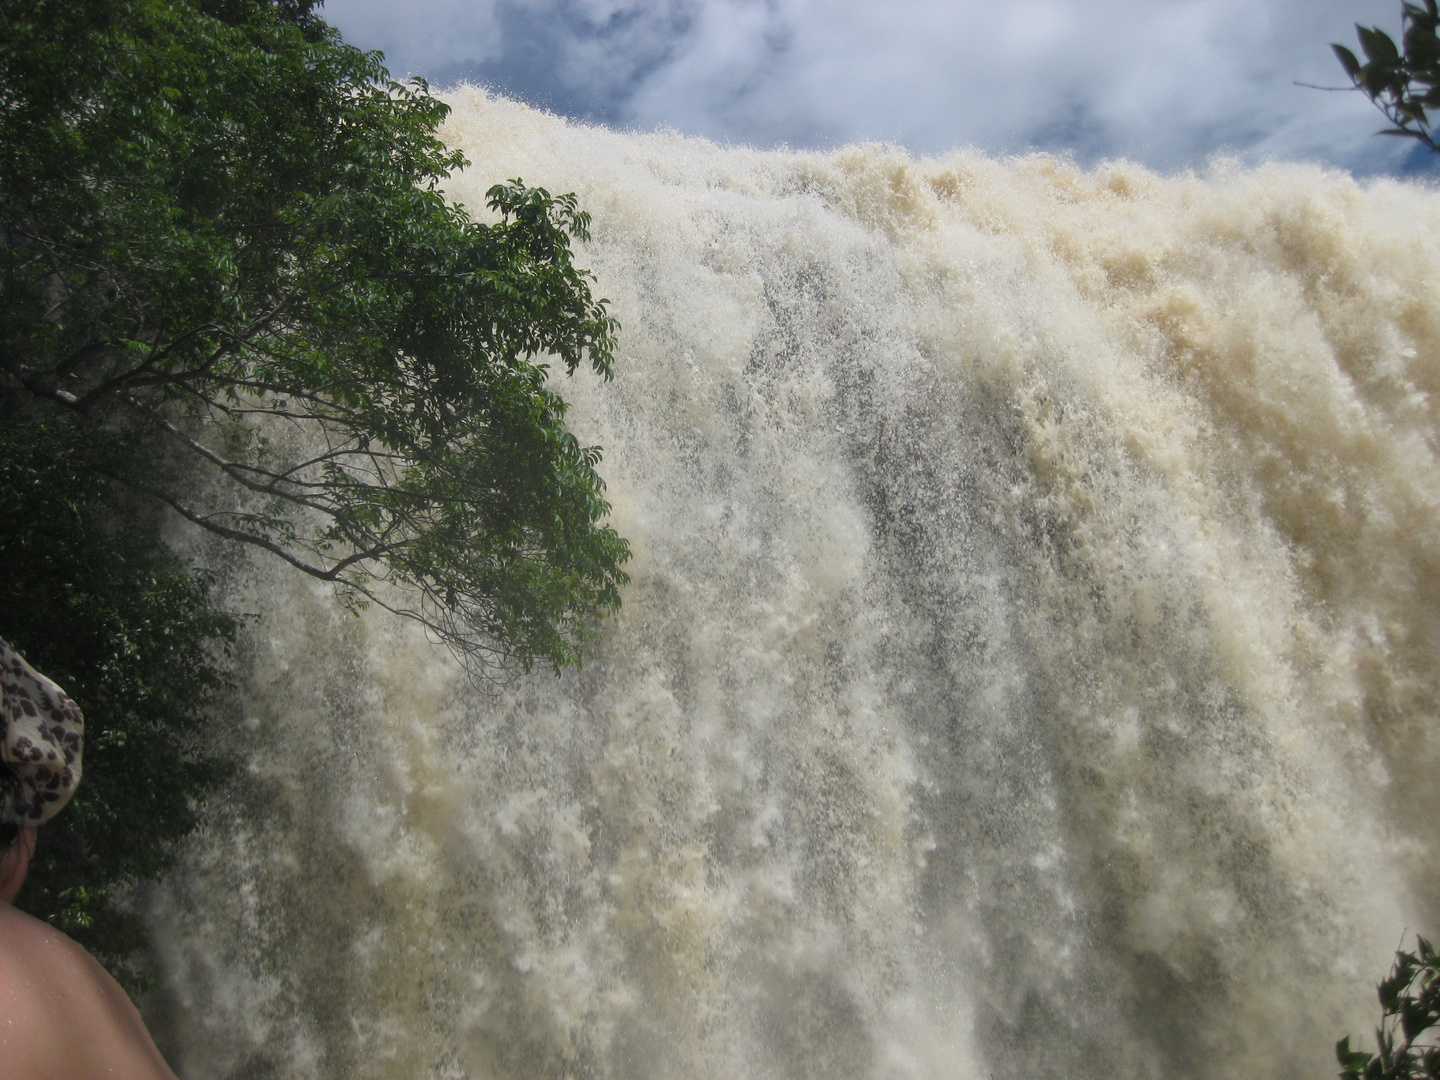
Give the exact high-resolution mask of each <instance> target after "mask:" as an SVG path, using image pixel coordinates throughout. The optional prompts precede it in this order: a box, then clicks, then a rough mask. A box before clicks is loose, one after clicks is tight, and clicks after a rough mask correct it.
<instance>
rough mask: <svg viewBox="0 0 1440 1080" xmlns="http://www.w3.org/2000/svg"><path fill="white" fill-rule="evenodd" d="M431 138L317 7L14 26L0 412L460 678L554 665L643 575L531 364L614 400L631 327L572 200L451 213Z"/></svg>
mask: <svg viewBox="0 0 1440 1080" xmlns="http://www.w3.org/2000/svg"><path fill="white" fill-rule="evenodd" d="M446 112H447V106H445V105H444V104H443V103H442V102H440V101H438V100H436V99H435V98H433V97H432V96H431V95H430V94H429V91H428V88H427V87H426V86H425V85H424V84H423V83H416V84H414V85H412V86H402V85H401V84H399V83H397V82H395V81H394V80H392V79H391V78H390V77H389V75H388V74H387V72H386V71H385V68H384V67H383V66H382V64H381V61H380V57H379V55H378V54H374V53H370V54H366V53H362V52H360V51H358V50H356V49H354V48H351V47H349V46H346V45H344V44H343V43H342V42H341V41H340V39H339V37H338V35H337V34H336V32H335V31H333V30H332V29H330V28H329V27H327V26H326V25H325V24H324V23H323V22H321V21H320V20H318V19H317V18H314V17H313V16H312V15H311V14H310V12H309V4H308V3H305V2H304V0H300V2H299V3H296V2H295V0H290V2H289V3H288V4H287V3H272V2H269V0H212V2H204V0H66V2H60V0H12V2H9V3H7V4H5V5H3V6H0V368H3V371H0V379H3V381H4V383H5V389H4V391H3V394H4V395H6V396H7V397H8V400H7V401H6V402H5V403H4V408H5V411H6V413H7V414H8V416H9V417H10V418H11V420H12V422H16V421H18V422H23V423H42V422H43V423H45V424H51V425H54V424H55V423H57V422H58V420H57V418H58V417H61V416H64V417H66V418H67V419H66V424H67V425H68V427H67V430H70V431H73V433H74V438H75V440H76V442H77V444H78V445H79V446H81V447H83V451H77V453H81V454H82V456H83V458H84V460H85V462H86V463H87V464H88V465H89V466H90V467H91V468H94V469H96V470H97V471H99V472H101V473H103V474H104V475H106V476H107V477H109V478H111V479H112V480H114V481H116V482H118V483H120V484H122V485H124V486H125V487H126V488H128V489H129V490H131V491H134V492H139V493H143V494H144V495H146V496H148V497H150V498H152V499H154V500H156V501H158V502H159V503H163V504H164V505H166V506H169V507H170V508H172V509H173V510H174V511H175V512H176V513H178V514H179V515H180V516H181V517H183V518H185V519H187V520H188V521H190V522H193V523H194V524H196V525H198V526H201V527H202V528H205V529H208V530H210V531H211V532H212V533H215V534H218V535H220V536H222V537H226V538H229V539H231V540H235V541H240V542H243V543H247V544H252V545H256V546H258V547H261V548H264V549H266V550H268V551H270V552H271V553H273V554H274V555H276V556H278V557H280V558H281V559H284V560H285V561H286V562H288V563H290V564H291V565H292V566H295V567H297V568H299V569H300V570H302V571H304V572H306V573H308V574H311V575H313V576H315V577H317V578H321V579H324V580H329V581H333V582H335V583H336V584H337V585H338V586H340V587H341V589H342V591H343V592H344V593H345V594H346V595H347V596H348V597H349V598H350V599H351V600H352V601H354V602H357V603H361V604H364V603H368V602H378V603H381V604H383V605H385V606H388V607H391V608H392V609H395V610H401V611H402V612H403V613H405V614H408V615H411V616H413V617H415V618H418V619H420V620H422V621H423V622H424V623H425V624H426V626H427V627H429V628H430V629H431V630H432V631H433V632H434V633H435V634H437V635H438V636H439V637H440V638H441V639H442V640H444V641H445V642H447V643H448V644H449V645H450V646H451V647H452V648H453V649H454V650H455V651H456V653H457V654H458V655H459V656H461V657H462V659H464V660H466V661H467V662H468V663H469V665H470V667H471V670H472V671H482V670H488V669H489V668H490V665H492V664H496V663H506V662H517V663H518V664H519V665H520V666H522V667H524V668H526V669H528V668H529V667H530V666H531V665H532V664H533V663H535V662H536V661H541V662H544V663H547V664H549V665H551V666H553V667H554V668H555V669H557V670H558V669H560V668H562V667H565V666H568V665H573V664H576V663H578V662H579V660H580V659H581V657H582V656H583V653H584V650H585V647H586V645H587V643H588V642H589V641H591V640H593V638H594V635H595V630H594V626H593V624H594V621H595V619H596V618H597V617H599V616H602V615H604V614H606V613H608V612H611V611H613V610H614V609H615V608H616V607H617V606H618V604H619V592H618V589H619V586H620V585H621V584H623V583H624V581H625V580H626V578H625V575H624V573H623V572H622V571H621V569H620V566H621V564H622V563H623V562H624V561H625V559H626V558H627V555H628V549H627V546H626V543H625V541H624V540H623V539H621V538H620V537H619V536H618V535H617V534H616V533H615V532H614V531H613V530H612V529H610V528H609V527H607V526H605V525H603V524H602V522H603V519H604V517H605V515H606V514H607V513H608V510H609V508H608V506H607V504H606V503H605V501H604V499H603V488H604V485H603V482H602V481H601V479H600V477H599V475H598V474H597V473H596V471H595V467H596V465H597V464H598V462H599V458H600V452H599V450H598V449H597V448H594V447H584V446H581V445H580V444H579V443H578V442H577V441H576V439H575V438H574V436H573V435H571V434H570V433H569V432H568V431H567V430H566V429H565V426H564V419H565V415H566V405H565V402H564V401H563V400H562V399H561V398H560V397H559V396H558V395H557V394H556V393H555V392H554V391H553V390H552V389H550V387H549V385H548V370H547V366H546V363H545V362H544V361H545V360H546V358H547V357H553V358H554V359H555V360H557V361H558V362H559V363H560V364H562V365H563V366H564V368H565V370H566V371H567V372H569V373H573V372H574V371H575V370H576V369H577V368H578V367H579V366H581V365H582V364H588V365H589V366H590V367H591V368H592V369H593V370H594V371H595V372H597V373H599V374H600V375H602V376H604V377H607V378H608V377H609V375H610V370H611V359H612V351H613V348H614V341H615V332H616V329H617V326H616V323H615V321H614V320H613V319H612V318H611V317H610V316H609V314H608V313H607V310H606V306H605V305H606V302H605V301H603V300H595V299H594V298H593V297H592V295H591V292H590V281H591V279H590V278H589V277H588V275H586V274H584V273H583V272H581V271H579V270H577V269H576V268H575V266H574V265H573V262H572V252H571V247H570V242H571V240H572V239H585V238H586V236H587V232H586V230H587V226H588V217H587V215H586V214H584V213H583V212H581V211H580V210H578V208H577V206H576V201H575V199H574V197H573V196H570V195H565V196H559V197H553V196H551V195H550V194H549V193H548V192H546V191H545V190H543V189H539V188H530V187H526V186H525V185H524V184H523V183H522V182H521V181H519V180H515V181H512V182H511V183H510V184H508V185H505V186H497V187H494V188H492V189H491V190H490V191H489V193H488V200H489V202H488V205H489V208H490V210H491V211H492V212H493V213H494V214H495V215H497V216H498V218H499V220H498V221H492V222H491V223H488V224H487V223H477V222H473V221H471V220H470V219H469V217H468V215H467V214H466V213H465V212H464V210H463V209H462V208H461V207H458V206H455V205H452V204H449V203H447V202H446V200H445V198H444V197H443V194H442V190H441V184H442V182H443V181H444V180H445V179H446V178H447V176H449V175H450V173H451V172H452V171H453V170H455V169H457V168H460V167H462V166H463V165H464V164H465V162H464V159H463V158H462V156H461V155H460V154H459V153H458V152H455V151H451V150H448V149H447V148H446V147H445V146H444V145H443V144H442V143H441V142H440V141H439V140H438V139H437V138H436V136H435V130H436V127H437V125H438V124H439V123H440V121H441V120H442V119H443V118H444V116H445V115H446ZM146 439H151V440H158V442H155V443H154V445H156V446H163V447H164V449H163V451H161V450H156V451H153V452H151V453H149V454H139V455H136V454H128V455H127V454H117V453H115V452H113V450H112V445H113V444H115V443H116V442H117V441H126V440H129V441H132V442H133V441H136V440H139V441H144V440H146ZM197 471H198V472H199V473H200V474H201V475H203V476H205V477H207V478H208V480H207V482H206V483H204V484H197V483H196V480H195V476H196V473H197ZM387 581H388V582H393V583H395V584H398V585H399V586H402V588H401V589H398V590H394V589H390V588H388V587H386V586H384V585H382V582H387ZM405 596H408V597H414V598H415V599H414V600H413V601H412V600H404V599H397V597H405Z"/></svg>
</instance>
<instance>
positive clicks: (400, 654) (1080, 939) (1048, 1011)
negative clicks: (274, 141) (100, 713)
mask: <svg viewBox="0 0 1440 1080" xmlns="http://www.w3.org/2000/svg"><path fill="white" fill-rule="evenodd" d="M452 100H453V101H454V104H455V106H456V108H455V112H454V114H453V115H452V118H451V121H450V123H449V126H448V128H447V132H446V134H447V137H448V138H449V139H450V140H451V141H452V142H453V143H455V144H457V145H459V146H461V147H463V148H464V149H465V150H466V152H467V153H468V154H469V156H470V157H471V158H472V159H473V161H474V164H473V165H472V166H471V168H470V169H469V170H468V171H467V172H466V173H464V174H462V175H461V176H460V177H459V178H457V180H456V181H455V183H454V187H453V191H452V195H453V196H454V197H455V198H457V199H458V200H460V201H462V202H464V203H465V204H466V205H468V206H470V207H472V208H473V207H480V206H482V205H483V202H484V197H483V191H484V189H485V188H486V187H487V186H488V185H489V184H490V183H493V182H495V181H498V180H503V179H505V178H507V177H512V176H523V177H524V178H525V180H526V181H528V182H530V183H539V184H543V185H544V186H546V187H548V188H550V189H551V190H552V191H571V190H573V191H576V192H577V193H578V194H579V196H580V201H581V204H582V205H583V206H584V207H586V208H588V209H589V210H591V211H592V212H593V214H594V224H595V229H594V233H595V237H594V241H593V243H591V244H589V245H587V246H586V247H585V248H584V250H583V252H582V253H581V256H580V259H579V261H580V262H581V263H582V264H585V265H589V266H590V267H592V268H593V269H594V271H595V273H596V274H597V276H598V280H599V292H600V293H601V294H603V295H607V296H609V297H610V298H611V300H612V302H613V308H614V311H615V313H616V314H617V315H618V317H619V318H620V320H621V322H622V324H623V327H624V330H623V335H622V338H621V348H620V350H619V353H618V355H617V363H616V371H617V377H616V378H615V380H614V382H613V383H609V384H604V383H600V382H599V381H598V380H596V379H594V378H591V377H588V376H584V375H582V376H577V377H576V378H575V379H573V380H565V381H563V382H562V391H563V393H564V394H565V396H566V397H567V398H568V399H569V400H571V401H572V402H573V404H574V411H573V413H572V424H573V428H574V429H575V430H576V432H577V433H578V434H579V435H580V436H581V438H582V439H583V440H585V441H588V442H598V443H600V444H602V445H603V446H604V447H605V451H606V460H605V464H604V466H603V472H604V474H605V475H606V477H607V478H608V480H609V483H610V489H609V494H610V498H611V501H612V502H613V504H614V523H615V524H616V526H617V527H618V528H619V530H620V531H621V532H622V533H623V534H624V535H626V536H627V537H629V538H630V539H631V541H632V544H633V547H634V552H635V557H634V560H633V563H632V564H631V566H630V571H631V574H632V576H633V583H632V584H631V586H630V587H629V589H628V590H627V592H626V594H625V606H624V609H623V611H622V612H621V613H620V615H619V616H618V617H617V618H615V619H613V620H611V621H610V622H609V624H608V625H607V626H606V627H605V632H604V641H603V644H602V646H601V648H600V650H599V653H598V655H597V656H596V658H595V660H594V662H593V663H591V664H589V665H587V666H586V668H585V669H584V670H583V671H580V672H578V673H575V672H572V673H568V674H567V675H565V676H564V677H563V678H559V679H556V678H555V677H553V676H552V675H550V674H547V673H537V674H535V675H533V676H530V677H526V678H521V679H518V680H516V681H515V682H513V683H512V684H510V685H508V686H506V687H504V688H503V689H502V690H500V691H498V692H495V693H493V694H489V695H486V694H481V693H477V692H475V691H473V690H472V689H471V688H470V687H469V685H468V684H467V682H466V681H465V679H464V678H463V676H462V675H461V674H460V673H459V671H458V670H457V668H456V666H455V664H454V663H453V662H452V661H451V660H450V658H449V657H448V655H446V654H444V653H443V652H441V651H440V650H438V649H437V648H434V647H431V646H430V645H428V644H427V643H426V642H425V641H424V640H423V638H422V637H421V636H420V635H419V634H418V633H417V632H416V631H415V630H414V629H413V628H412V627H410V626H408V625H405V624H397V623H396V622H394V621H392V620H388V619H386V618H383V617H380V616H378V615H375V614H373V613H367V614H365V615H363V616H362V617H354V616H351V615H349V614H347V613H345V612H344V611H342V610H341V609H340V608H339V606H338V605H337V604H336V603H335V602H334V600H333V598H332V597H331V596H330V594H329V593H328V591H326V590H325V589H323V588H317V587H314V586H313V585H312V584H311V583H309V582H307V581H304V580H301V579H299V578H297V577H296V576H295V575H294V574H292V573H290V572H288V571H287V570H286V569H285V568H283V567H281V566H279V565H278V564H275V563H270V562H264V561H262V560H259V559H257V560H254V561H250V562H235V561H234V555H233V553H230V554H227V555H226V556H225V557H224V558H225V560H226V562H225V565H226V567H227V569H226V574H227V577H226V580H227V583H228V585H227V587H228V588H229V590H230V594H231V603H232V604H233V605H235V606H236V607H237V608H239V609H243V610H248V611H258V612H262V613H263V618H262V619H261V620H259V621H258V622H256V623H255V624H254V625H253V627H252V629H251V631H250V633H249V636H248V637H247V639H246V641H245V644H244V647H243V650H242V655H241V665H242V672H243V676H244V693H243V695H242V699H241V701H240V703H239V704H238V705H237V706H236V713H235V716H234V717H233V718H232V719H233V721H234V722H233V724H230V725H227V730H229V731H230V734H229V735H227V736H226V738H227V740H228V743H227V745H228V746H229V747H230V749H231V750H232V751H234V752H236V753H238V754H239V755H240V756H241V758H242V760H243V761H244V762H245V763H246V764H247V769H246V770H245V771H244V772H243V774H242V776H241V777H240V778H239V779H238V780H237V781H236V782H235V783H234V784H233V785H232V786H231V787H230V788H229V789H228V790H227V792H226V793H225V795H224V797H223V798H222V799H220V800H218V801H217V804H216V806H215V807H214V808H213V812H212V815H211V824H210V826H209V828H208V830H207V832H206V833H205V834H204V835H203V836H201V837H198V838H197V839H196V840H195V842H194V843H192V844H191V845H190V846H189V847H188V848H187V850H186V851H185V853H184V856H183V859H182V862H181V865H180V867H179V868H178V869H177V871H176V872H175V873H174V874H173V875H172V876H171V878H170V879H169V880H168V881H167V882H166V883H165V884H164V885H163V886H162V887H160V888H158V889H156V890H154V891H153V893H150V894H147V898H146V900H145V902H146V903H147V904H148V908H147V910H148V913H149V918H150V922H151V925H152V927H153V928H154V930H155V933H156V936H157V939H158V942H159V956H158V965H159V966H158V974H159V977H160V983H161V988H160V990H159V991H158V992H157V993H156V994H155V995H154V996H153V998H152V1000H151V1002H150V1003H149V1006H148V1010H149V1015H150V1018H151V1021H152V1023H153V1025H154V1026H155V1027H156V1029H157V1031H158V1033H159V1035H160V1038H161V1041H162V1044H163V1045H164V1046H165V1048H166V1050H167V1053H168V1054H169V1055H170V1057H171V1060H172V1061H173V1062H175V1064H176V1065H177V1068H178V1069H179V1071H180V1072H181V1074H182V1075H183V1076H185V1077H187V1078H191V1080H201V1078H212V1077H213V1078H220V1077H235V1078H241V1077H244V1078H265V1077H285V1078H290V1077H311V1076H318V1077H347V1078H348V1077H365V1078H370V1077H375V1078H410V1077H416V1078H419V1077H426V1078H430V1077H466V1078H475V1080H480V1078H486V1080H490V1078H494V1080H512V1078H513V1080H522V1078H523V1080H545V1078H554V1080H560V1078H570V1080H580V1078H597V1080H598V1078H613V1080H645V1078H655V1080H661V1078H664V1080H700V1078H706V1080H711V1078H713V1080H752V1078H753V1080H768V1078H776V1080H779V1078H800V1077H816V1078H820V1077H823V1078H827V1080H846V1078H870V1077H874V1078H887V1080H888V1078H896V1080H899V1078H942V1077H943V1078H952V1077H953V1078H985V1077H997V1078H1000V1077H1004V1078H1011V1077H1013V1078H1025V1080H1033V1078H1037V1077H1057V1078H1060V1077H1064V1078H1089V1077H1094V1078H1116V1077H1126V1078H1128V1077H1157V1078H1179V1077H1246V1078H1250V1080H1258V1078H1272V1077H1273V1078H1281V1077H1297V1078H1298V1077H1311V1078H1313V1077H1323V1076H1326V1075H1329V1074H1331V1073H1333V1071H1334V1066H1333V1064H1332V1063H1331V1061H1330V1054H1331V1046H1332V1045H1333V1043H1334V1040H1335V1039H1336V1038H1338V1037H1339V1036H1340V1035H1341V1034H1345V1033H1347V1032H1349V1033H1352V1034H1356V1035H1360V1034H1365V1035H1367V1036H1368V1034H1369V1030H1370V1028H1371V1027H1372V1026H1373V1023H1374V1019H1375V1016H1374V1013H1375V1009H1374V1007H1373V993H1372V989H1371V987H1372V986H1373V983H1374V981H1375V980H1376V979H1377V978H1378V977H1379V976H1380V975H1381V974H1383V972H1384V970H1385V969H1386V968H1387V967H1388V964H1389V960H1390V956H1391V954H1392V952H1393V950H1394V948H1395V946H1396V944H1397V943H1398V942H1399V940H1400V934H1401V932H1402V930H1403V929H1404V928H1406V927H1408V928H1409V929H1410V931H1412V932H1414V931H1417V930H1418V931H1420V932H1422V933H1425V932H1429V933H1434V932H1435V931H1436V930H1437V929H1440V846H1437V841H1440V784H1437V783H1436V777H1437V769H1440V730H1437V726H1436V725H1437V713H1440V700H1437V694H1440V677H1437V672H1436V660H1437V659H1440V651H1437V650H1440V530H1437V527H1436V526H1437V523H1440V514H1437V510H1440V472H1437V469H1436V463H1435V455H1436V449H1437V448H1436V438H1437V426H1436V421H1435V404H1434V399H1435V396H1436V395H1437V393H1440V303H1437V302H1436V301H1437V295H1440V293H1437V290H1440V195H1437V194H1435V193H1432V192H1430V191H1427V190H1424V189H1421V188H1418V187H1414V186H1405V185H1399V184H1394V183H1387V182H1379V183H1375V184H1372V185H1369V186H1366V187H1361V186H1358V185H1357V184H1355V183H1354V182H1352V181H1351V180H1349V179H1348V178H1345V177H1341V176H1336V175H1333V174H1325V173H1322V172H1320V171H1318V170H1315V169H1310V168H1303V167H1288V166H1275V167H1268V168H1263V169H1259V170H1255V171H1247V170H1240V169H1238V168H1226V167H1223V166H1221V167H1218V168H1216V169H1215V170H1213V171H1212V172H1211V173H1210V174H1209V175H1208V176H1206V177H1205V178H1203V179H1202V178H1195V177H1180V178H1172V179H1165V178H1161V177H1157V176H1155V175H1153V174H1150V173H1148V172H1146V171H1144V170H1143V169H1140V168H1138V167H1134V166H1130V165H1111V166H1105V167H1102V168H1099V169H1098V170H1096V171H1093V172H1083V171H1080V170H1077V169H1075V168H1073V167H1071V166H1069V165H1067V164H1064V163H1060V162H1056V161H1054V160H1051V159H1047V158H1027V159H1023V160H1016V161H1004V162H1002V161H995V160H991V159H987V158H984V157H980V156H976V155H972V154H964V153H961V154H956V155H954V156H952V157H949V158H942V159H933V160H924V161H917V160H913V159H910V158H908V157H906V156H905V155H903V154H902V153H900V152H898V151H895V150H889V149H884V148H878V147H865V148H851V149H844V150H840V151H836V152H834V153H830V154H818V153H788V152H758V151H752V150H747V149H726V148H721V147H717V146H715V145H712V144H710V143H707V142H703V141H700V140H691V139H684V138H681V137H679V136H675V135H666V134H653V135H627V134H619V133H615V132H611V131H606V130H601V129H589V128H582V127H576V126H571V125H567V124H564V123H562V122H561V121H559V120H556V119H554V118H552V117H549V116H546V115H544V114H540V113H537V112H534V111H531V110H529V109H526V108H525V107H523V106H520V105H516V104H513V103H510V102H507V101H504V100H502V99H498V98H494V97H489V96H486V95H485V94H483V93H481V92H479V91H472V90H461V91H457V92H456V93H455V95H454V97H453V99H452Z"/></svg>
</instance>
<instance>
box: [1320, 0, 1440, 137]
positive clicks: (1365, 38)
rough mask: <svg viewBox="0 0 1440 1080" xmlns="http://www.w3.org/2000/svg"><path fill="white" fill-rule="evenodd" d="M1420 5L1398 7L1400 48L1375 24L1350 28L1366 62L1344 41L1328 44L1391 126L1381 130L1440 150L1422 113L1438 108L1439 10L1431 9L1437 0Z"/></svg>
mask: <svg viewBox="0 0 1440 1080" xmlns="http://www.w3.org/2000/svg"><path fill="white" fill-rule="evenodd" d="M1423 3H1424V6H1423V7H1421V6H1419V5H1416V4H1410V3H1406V4H1403V5H1402V8H1403V13H1402V15H1401V23H1402V25H1403V27H1404V32H1403V34H1402V35H1401V44H1402V46H1403V52H1402V50H1401V48H1397V47H1396V45H1395V42H1394V41H1393V40H1392V39H1391V37H1390V36H1389V35H1388V34H1386V33H1385V32H1384V31H1383V30H1381V29H1380V28H1379V27H1369V28H1367V27H1364V26H1360V25H1359V24H1358V23H1357V24H1356V26H1355V32H1356V34H1357V35H1358V36H1359V38H1360V48H1361V51H1362V52H1364V54H1365V61H1366V62H1365V63H1363V64H1362V63H1360V61H1359V59H1357V58H1356V56H1355V54H1354V53H1353V52H1351V51H1350V50H1349V49H1347V48H1346V47H1345V46H1343V45H1332V46H1330V47H1331V48H1332V49H1334V50H1335V55H1336V57H1337V58H1338V59H1339V60H1340V65H1341V66H1342V67H1343V68H1344V69H1345V74H1346V75H1348V76H1350V81H1351V82H1353V83H1354V84H1355V87H1356V89H1358V90H1360V91H1362V92H1363V93H1364V94H1365V96H1366V97H1368V98H1369V99H1370V100H1371V101H1373V102H1374V103H1375V106H1376V108H1378V109H1379V110H1380V111H1381V112H1383V113H1384V114H1385V116H1386V117H1387V118H1388V119H1389V121H1390V122H1391V123H1392V124H1394V125H1395V126H1394V127H1391V128H1387V129H1386V130H1384V131H1382V132H1381V133H1380V134H1382V135H1403V136H1406V137H1408V138H1412V139H1418V140H1419V141H1420V142H1422V143H1424V144H1425V145H1426V146H1428V147H1429V148H1430V149H1431V150H1434V151H1436V152H1437V153H1440V145H1437V144H1436V142H1435V140H1434V139H1433V138H1432V128H1431V126H1430V117H1429V114H1428V113H1426V111H1425V110H1426V109H1433V108H1436V107H1440V32H1437V30H1440V9H1437V7H1436V0H1423Z"/></svg>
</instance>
